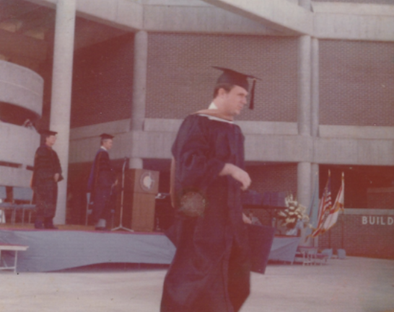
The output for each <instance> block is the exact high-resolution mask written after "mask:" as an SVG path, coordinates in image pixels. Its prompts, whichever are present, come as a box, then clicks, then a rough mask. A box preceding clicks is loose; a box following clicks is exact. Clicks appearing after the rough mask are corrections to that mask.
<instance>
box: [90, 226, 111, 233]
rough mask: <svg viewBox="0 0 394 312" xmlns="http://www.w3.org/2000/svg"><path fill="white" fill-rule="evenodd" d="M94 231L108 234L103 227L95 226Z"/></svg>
mask: <svg viewBox="0 0 394 312" xmlns="http://www.w3.org/2000/svg"><path fill="white" fill-rule="evenodd" d="M94 229H95V230H96V231H104V232H108V231H109V230H108V229H107V228H106V227H103V226H96V227H95V228H94Z"/></svg>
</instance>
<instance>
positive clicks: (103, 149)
mask: <svg viewBox="0 0 394 312" xmlns="http://www.w3.org/2000/svg"><path fill="white" fill-rule="evenodd" d="M100 137H101V141H100V142H101V146H100V148H99V150H98V151H97V153H96V156H95V158H94V161H93V165H92V168H91V171H90V176H89V181H88V191H89V192H90V193H91V198H92V199H93V220H94V223H95V229H96V230H107V220H108V219H109V217H110V214H111V195H112V192H113V188H114V186H115V185H116V183H117V180H116V176H115V173H114V170H113V169H112V167H111V162H110V159H109V153H108V151H109V150H110V149H111V148H112V144H113V138H114V136H113V135H110V134H107V133H103V134H101V135H100Z"/></svg>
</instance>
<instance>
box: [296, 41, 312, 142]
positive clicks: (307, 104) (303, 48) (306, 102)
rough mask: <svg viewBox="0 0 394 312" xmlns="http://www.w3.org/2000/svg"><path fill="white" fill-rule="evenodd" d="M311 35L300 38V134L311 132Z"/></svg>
mask: <svg viewBox="0 0 394 312" xmlns="http://www.w3.org/2000/svg"><path fill="white" fill-rule="evenodd" d="M310 127H311V37H310V36H301V37H300V38H299V39H298V134H299V135H310V134H311V129H310Z"/></svg>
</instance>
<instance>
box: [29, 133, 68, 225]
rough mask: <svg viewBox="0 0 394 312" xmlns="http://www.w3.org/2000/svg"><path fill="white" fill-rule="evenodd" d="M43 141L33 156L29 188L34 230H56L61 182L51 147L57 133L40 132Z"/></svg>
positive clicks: (60, 172) (57, 161)
mask: <svg viewBox="0 0 394 312" xmlns="http://www.w3.org/2000/svg"><path fill="white" fill-rule="evenodd" d="M40 133H41V135H42V136H43V139H44V144H42V145H41V146H40V147H39V148H38V149H37V151H36V154H35V156H34V170H33V177H32V181H31V187H32V188H33V190H34V195H35V200H36V220H35V222H34V227H35V228H36V229H57V227H55V226H54V225H53V217H54V216H55V213H56V201H57V183H58V182H60V181H61V180H63V177H62V168H61V167H60V162H59V158H58V156H57V154H56V152H55V151H54V150H53V149H52V146H53V145H54V144H55V142H56V134H57V132H54V131H50V130H44V131H41V132H40Z"/></svg>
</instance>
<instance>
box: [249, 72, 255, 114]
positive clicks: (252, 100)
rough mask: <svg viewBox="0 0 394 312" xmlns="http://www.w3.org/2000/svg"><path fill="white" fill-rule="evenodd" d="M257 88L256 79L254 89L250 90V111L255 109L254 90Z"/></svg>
mask: <svg viewBox="0 0 394 312" xmlns="http://www.w3.org/2000/svg"><path fill="white" fill-rule="evenodd" d="M255 87H256V79H253V84H252V89H251V90H250V102H249V109H253V108H254V89H255Z"/></svg>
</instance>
